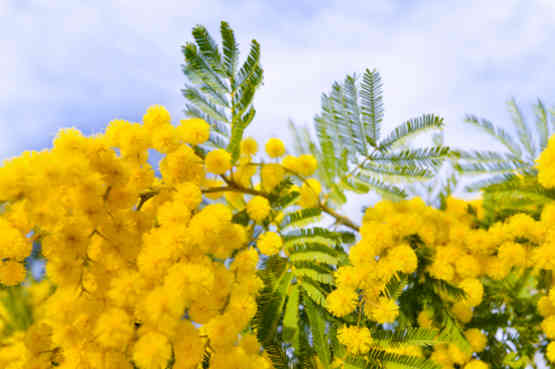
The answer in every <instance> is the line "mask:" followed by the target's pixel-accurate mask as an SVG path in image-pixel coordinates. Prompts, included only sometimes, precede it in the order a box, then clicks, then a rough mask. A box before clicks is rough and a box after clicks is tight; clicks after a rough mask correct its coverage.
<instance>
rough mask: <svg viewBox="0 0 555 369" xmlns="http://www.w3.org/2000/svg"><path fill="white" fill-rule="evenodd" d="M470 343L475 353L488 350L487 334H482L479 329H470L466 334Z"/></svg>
mask: <svg viewBox="0 0 555 369" xmlns="http://www.w3.org/2000/svg"><path fill="white" fill-rule="evenodd" d="M464 335H465V337H466V339H467V340H468V343H470V346H472V350H474V352H482V351H484V349H485V348H486V345H487V343H488V339H487V337H486V335H485V334H483V333H482V331H480V330H479V329H478V328H470V329H467V330H466V331H465V332H464Z"/></svg>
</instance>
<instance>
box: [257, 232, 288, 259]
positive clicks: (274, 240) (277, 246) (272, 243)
mask: <svg viewBox="0 0 555 369" xmlns="http://www.w3.org/2000/svg"><path fill="white" fill-rule="evenodd" d="M256 246H258V249H259V250H260V252H261V253H263V254H264V255H268V256H271V255H275V254H277V253H278V252H279V250H281V247H282V246H283V241H282V239H281V237H280V236H279V234H277V233H275V232H265V233H263V234H262V235H261V236H260V237H259V238H258V242H256Z"/></svg>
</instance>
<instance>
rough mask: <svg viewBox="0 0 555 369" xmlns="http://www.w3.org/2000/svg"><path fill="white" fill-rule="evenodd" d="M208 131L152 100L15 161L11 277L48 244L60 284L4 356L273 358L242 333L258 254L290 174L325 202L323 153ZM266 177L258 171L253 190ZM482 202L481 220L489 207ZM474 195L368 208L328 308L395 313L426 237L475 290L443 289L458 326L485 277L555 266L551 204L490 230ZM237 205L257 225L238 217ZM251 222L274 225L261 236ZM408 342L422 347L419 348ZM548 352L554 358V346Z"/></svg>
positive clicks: (21, 363)
mask: <svg viewBox="0 0 555 369" xmlns="http://www.w3.org/2000/svg"><path fill="white" fill-rule="evenodd" d="M209 137H210V130H209V125H208V124H207V123H206V122H204V121H203V120H200V119H188V120H183V121H181V122H180V124H179V125H177V126H175V125H173V124H172V123H171V120H170V115H169V113H168V112H167V110H166V109H165V108H163V107H161V106H158V105H155V106H152V107H150V108H149V109H148V110H147V112H146V114H145V115H144V117H143V121H142V123H131V122H127V121H123V120H115V121H112V122H111V123H110V125H109V126H108V128H107V129H106V132H105V133H104V134H98V135H95V136H92V137H85V136H83V135H82V134H81V133H80V132H79V131H77V130H76V129H67V130H62V131H61V132H60V133H59V134H58V136H57V137H56V138H55V140H54V145H53V148H52V149H50V150H44V151H41V152H27V153H24V154H23V155H22V156H20V157H18V158H15V159H12V160H10V161H7V162H5V164H4V166H3V167H1V168H0V201H1V202H2V203H3V209H2V214H1V215H2V216H1V217H0V231H1V234H2V237H1V238H0V256H1V257H0V283H2V284H4V285H6V286H15V285H18V284H20V283H21V282H23V281H24V280H25V278H26V269H25V267H24V264H23V261H24V259H25V258H27V257H28V256H29V255H30V254H31V251H32V245H33V242H34V241H38V242H40V244H41V247H42V253H43V255H44V256H45V257H46V259H47V264H46V275H47V277H48V280H49V281H51V282H52V283H53V284H54V285H55V286H56V290H55V292H54V293H52V294H50V295H49V294H42V295H41V296H42V297H41V303H40V306H39V307H37V313H36V314H35V316H34V322H33V324H32V325H31V326H30V327H29V328H28V329H27V330H26V331H24V332H18V333H17V334H14V335H12V336H11V337H10V340H9V341H6V342H2V346H1V347H0V366H2V367H5V368H10V369H16V368H29V369H45V368H50V367H51V365H56V366H57V367H59V368H60V369H81V368H83V369H85V368H101V369H112V368H113V369H116V368H117V369H119V368H133V366H135V367H137V368H140V369H164V368H166V367H167V366H168V364H169V363H173V366H172V367H173V368H176V369H193V368H198V367H199V365H201V363H202V361H203V359H204V354H205V352H209V353H210V368H213V369H220V368H221V369H223V368H225V369H233V368H237V369H239V368H253V369H254V368H262V369H264V368H271V366H272V364H271V361H270V360H269V358H268V357H267V353H266V352H263V350H262V349H261V346H260V344H259V343H258V341H257V338H256V335H255V332H252V330H251V331H249V330H246V329H245V328H246V327H247V326H248V323H249V321H250V320H251V319H252V318H253V316H254V315H255V313H256V309H257V305H256V295H257V293H258V291H259V290H260V289H261V288H262V286H263V283H262V281H261V280H260V278H259V277H258V276H257V274H256V271H257V265H258V262H259V252H260V253H262V254H264V255H275V254H278V253H279V252H280V251H281V250H282V247H283V241H282V238H281V236H280V234H279V233H278V230H279V227H276V226H275V225H277V224H279V222H280V219H281V217H282V216H283V214H280V213H278V212H276V211H274V209H272V206H271V204H270V202H269V200H268V196H267V195H268V194H270V193H272V191H274V190H275V189H276V188H277V187H278V185H279V184H280V183H282V182H283V180H284V179H286V178H287V177H288V176H294V177H296V178H297V179H300V182H299V183H302V184H301V185H300V187H298V186H293V187H292V188H289V189H287V191H291V190H294V191H298V192H299V197H298V200H297V202H296V205H297V206H300V207H302V208H313V207H318V206H320V193H321V191H322V188H321V185H320V183H319V182H318V181H317V180H316V179H313V178H308V179H306V177H310V176H311V175H313V174H314V172H315V170H316V168H317V162H316V159H315V158H314V157H313V156H311V155H300V156H298V157H296V156H291V155H286V156H284V155H285V147H284V145H283V142H282V141H280V140H279V139H275V138H274V139H270V140H268V141H267V143H266V145H265V151H266V153H267V155H268V156H269V157H270V158H271V159H272V161H271V162H270V163H267V164H264V163H255V162H253V161H252V160H253V158H254V156H255V155H256V154H257V152H258V144H257V142H256V141H255V140H253V139H251V138H246V139H244V140H243V141H242V142H241V149H240V152H241V154H240V158H239V160H238V162H237V163H236V164H233V163H232V158H231V155H230V154H229V153H228V152H227V151H225V150H223V149H215V150H212V151H209V152H208V153H206V155H205V156H204V158H203V157H201V156H200V154H199V152H198V151H197V150H196V146H197V145H200V144H203V143H205V142H206V141H207V140H208V139H209ZM149 149H154V150H157V151H158V152H160V153H162V154H164V157H163V159H162V160H161V161H160V163H159V170H160V176H157V175H156V173H155V169H154V168H153V167H152V166H151V165H150V164H149V163H148V152H149ZM279 158H281V159H279ZM554 158H555V138H551V139H550V145H549V147H548V148H547V149H546V151H545V152H544V153H542V155H541V156H540V158H539V159H538V168H539V176H538V178H539V181H540V182H541V183H542V185H544V186H546V187H553V186H555V164H553V163H555V160H554ZM279 160H280V161H279ZM256 174H258V175H259V178H260V181H259V182H258V183H256V184H254V182H255V181H256V179H255V175H256ZM222 197H223V198H225V201H221V198H222ZM206 199H208V200H218V201H212V202H207V201H205V200H206ZM219 199H220V200H219ZM470 204H472V205H474V206H475V207H477V211H478V217H479V216H480V212H481V211H482V210H481V209H480V206H479V203H470ZM468 205H469V203H468V202H465V201H462V200H456V199H453V198H450V199H448V203H447V209H446V210H445V211H440V210H437V209H434V208H431V207H428V206H426V205H425V203H424V202H423V201H422V200H420V199H418V198H415V199H412V200H408V201H402V202H398V203H394V202H391V201H381V202H379V203H378V204H377V205H376V206H374V207H371V208H369V209H368V210H367V211H366V213H365V214H364V217H363V224H362V226H361V227H360V236H361V237H360V240H359V241H358V242H357V243H356V244H355V245H354V246H352V247H351V249H350V250H349V262H350V265H346V266H341V267H339V268H338V269H337V271H336V272H335V280H336V287H337V288H336V289H335V290H333V291H332V292H331V293H330V294H329V295H328V296H327V300H326V304H327V308H328V310H329V311H330V312H331V313H332V314H333V315H335V316H337V317H344V316H346V315H348V314H351V313H353V312H355V311H357V309H358V311H359V313H360V314H364V315H365V316H366V317H367V318H368V319H369V320H371V321H374V322H377V323H379V324H384V323H393V322H394V321H395V320H396V318H397V316H398V314H399V307H398V306H397V303H396V301H395V300H394V299H392V298H390V297H388V296H387V294H386V293H385V290H386V284H387V283H388V282H389V281H390V280H391V279H392V278H394V277H396V276H398V275H399V274H400V273H404V274H410V273H413V272H415V271H416V270H417V268H418V258H417V253H416V252H415V248H418V247H426V248H429V249H430V250H431V253H432V257H431V261H430V263H429V265H428V267H427V269H426V272H427V273H428V274H429V275H430V276H431V277H433V278H436V279H440V280H444V281H446V282H449V283H451V284H454V285H457V286H459V287H460V288H461V289H463V290H464V291H465V293H466V298H465V299H464V300H460V301H454V300H449V298H448V297H447V296H445V299H446V302H447V303H448V304H450V309H451V311H452V313H453V315H454V316H456V317H457V319H458V320H459V321H460V322H461V323H462V324H465V323H468V322H469V321H470V320H471V319H472V314H473V308H474V307H476V306H477V305H479V304H480V303H481V301H482V297H483V293H484V290H483V285H482V282H481V279H480V278H481V277H484V276H488V277H490V278H492V279H495V280H499V279H502V278H504V277H505V276H506V275H507V274H508V273H509V272H510V271H511V269H512V268H515V267H516V268H519V267H530V266H533V267H534V268H535V269H536V270H540V269H545V270H551V271H553V270H555V205H548V206H546V207H545V209H544V210H543V213H542V215H541V219H540V220H534V219H533V218H531V217H530V216H527V215H524V214H517V215H514V216H512V217H511V218H509V219H508V220H507V221H505V222H503V223H498V224H495V225H493V226H491V227H490V228H489V229H487V230H486V229H480V228H475V227H474V226H473V222H474V220H475V219H474V216H473V215H471V214H469V212H468V211H467V208H468ZM240 210H244V211H245V212H246V214H247V215H248V217H249V219H250V220H251V221H252V222H249V225H247V226H243V225H240V224H236V223H234V222H232V217H233V215H234V214H235V213H236V212H237V211H240ZM255 224H259V225H264V230H265V231H264V232H263V233H262V234H261V235H259V236H258V238H257V239H255V236H254V234H255V232H254V225H255ZM414 236H417V239H419V241H418V242H416V241H414V239H415V237H414ZM254 246H256V247H254ZM48 291H49V289H48ZM538 310H539V312H540V314H542V315H543V316H544V317H545V320H544V321H543V323H542V329H543V331H544V332H545V334H546V336H547V337H548V338H549V339H553V338H555V288H554V289H553V290H552V291H551V292H550V293H549V295H548V296H544V297H542V298H541V299H540V301H539V303H538ZM0 313H1V311H0ZM418 323H419V324H420V325H421V326H422V327H431V326H432V325H433V320H432V318H431V314H430V311H428V310H424V311H422V312H421V313H420V315H419V316H418ZM465 335H466V337H467V340H468V341H469V343H470V345H471V346H472V350H473V352H480V351H482V350H484V348H485V346H486V342H487V339H486V336H485V335H484V334H483V333H482V332H481V331H480V330H478V329H474V328H472V329H468V330H466V331H465ZM338 340H339V342H341V343H342V344H344V345H345V346H346V347H348V350H349V352H350V353H352V354H355V355H363V354H365V353H368V352H369V350H370V349H371V348H372V347H373V345H375V344H376V343H375V342H374V340H373V338H372V336H371V333H370V331H369V329H368V328H366V327H358V326H343V327H340V328H339V330H338ZM396 352H398V353H406V354H411V355H417V356H420V355H422V353H421V352H420V351H419V348H418V347H405V348H400V349H397V351H396ZM547 356H548V358H549V359H550V360H552V361H555V343H551V344H549V346H548V349H547ZM432 359H433V360H435V361H436V362H438V363H440V364H441V365H442V366H443V367H445V368H451V367H453V365H455V364H457V365H458V366H459V367H462V366H464V368H465V369H483V368H487V365H486V364H485V363H483V362H482V361H480V360H477V359H472V353H471V352H465V351H463V350H461V349H460V348H459V347H457V346H456V345H453V344H448V345H438V346H436V347H435V350H434V352H433V353H432Z"/></svg>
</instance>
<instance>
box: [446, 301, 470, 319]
mask: <svg viewBox="0 0 555 369" xmlns="http://www.w3.org/2000/svg"><path fill="white" fill-rule="evenodd" d="M451 311H452V312H453V314H454V315H455V317H457V319H459V320H460V321H461V322H463V323H468V322H469V321H471V320H472V307H471V306H469V305H468V304H467V303H466V302H465V301H462V300H461V301H458V302H456V303H455V304H453V307H452V308H451Z"/></svg>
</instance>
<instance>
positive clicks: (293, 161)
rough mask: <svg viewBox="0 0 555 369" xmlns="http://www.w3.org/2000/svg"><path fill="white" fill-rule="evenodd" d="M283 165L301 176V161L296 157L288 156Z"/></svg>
mask: <svg viewBox="0 0 555 369" xmlns="http://www.w3.org/2000/svg"><path fill="white" fill-rule="evenodd" d="M281 165H282V166H283V167H284V168H285V169H287V170H290V171H292V172H294V173H297V174H300V173H301V166H300V161H299V159H298V158H297V157H296V156H293V155H286V156H285V157H283V159H281Z"/></svg>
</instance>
